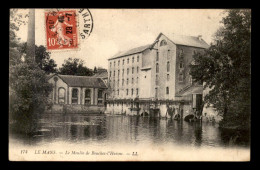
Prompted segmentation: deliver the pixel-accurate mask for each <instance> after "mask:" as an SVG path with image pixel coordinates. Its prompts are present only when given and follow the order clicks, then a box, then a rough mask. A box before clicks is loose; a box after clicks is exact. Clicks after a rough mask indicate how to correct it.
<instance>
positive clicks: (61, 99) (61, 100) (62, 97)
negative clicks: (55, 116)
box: [58, 87, 66, 104]
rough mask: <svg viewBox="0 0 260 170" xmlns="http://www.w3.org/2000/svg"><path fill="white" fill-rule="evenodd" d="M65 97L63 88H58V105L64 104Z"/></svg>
mask: <svg viewBox="0 0 260 170" xmlns="http://www.w3.org/2000/svg"><path fill="white" fill-rule="evenodd" d="M65 96H66V90H65V88H63V87H60V88H59V90H58V103H59V104H65Z"/></svg>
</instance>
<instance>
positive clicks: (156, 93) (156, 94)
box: [155, 88, 158, 97]
mask: <svg viewBox="0 0 260 170" xmlns="http://www.w3.org/2000/svg"><path fill="white" fill-rule="evenodd" d="M155 97H158V88H155Z"/></svg>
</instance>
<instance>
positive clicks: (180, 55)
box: [179, 49, 183, 57]
mask: <svg viewBox="0 0 260 170" xmlns="http://www.w3.org/2000/svg"><path fill="white" fill-rule="evenodd" d="M179 57H183V49H180V51H179Z"/></svg>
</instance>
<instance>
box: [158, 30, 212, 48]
mask: <svg viewBox="0 0 260 170" xmlns="http://www.w3.org/2000/svg"><path fill="white" fill-rule="evenodd" d="M161 34H162V33H161ZM165 36H166V37H168V38H169V39H170V40H171V41H172V42H173V43H175V44H177V45H185V46H191V47H198V48H209V45H208V44H207V43H206V42H205V41H204V40H203V39H202V38H201V39H199V38H198V36H197V37H195V36H186V35H176V34H172V35H169V36H167V35H165Z"/></svg>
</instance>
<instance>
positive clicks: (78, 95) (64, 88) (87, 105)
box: [48, 74, 107, 113]
mask: <svg viewBox="0 0 260 170" xmlns="http://www.w3.org/2000/svg"><path fill="white" fill-rule="evenodd" d="M48 82H49V83H51V84H52V85H53V90H52V93H51V94H50V99H51V100H52V102H53V104H54V105H53V107H52V109H51V111H55V112H59V111H60V112H83V113H85V112H103V111H104V104H105V96H106V95H105V90H106V89H107V86H106V84H105V82H104V81H103V80H102V79H101V78H97V77H88V76H72V75H59V74H52V75H50V76H49V80H48Z"/></svg>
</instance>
